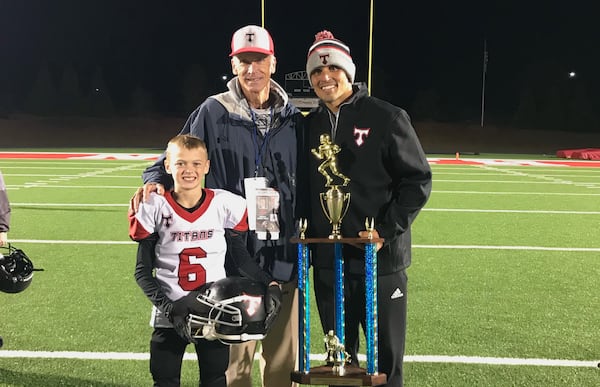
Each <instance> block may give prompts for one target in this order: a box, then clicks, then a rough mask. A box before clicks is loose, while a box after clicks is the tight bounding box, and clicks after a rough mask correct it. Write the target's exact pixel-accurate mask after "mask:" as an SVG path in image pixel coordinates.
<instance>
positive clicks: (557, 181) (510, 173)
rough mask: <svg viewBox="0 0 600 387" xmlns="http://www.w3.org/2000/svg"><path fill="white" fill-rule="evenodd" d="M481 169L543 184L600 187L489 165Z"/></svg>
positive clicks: (594, 184) (595, 184)
mask: <svg viewBox="0 0 600 387" xmlns="http://www.w3.org/2000/svg"><path fill="white" fill-rule="evenodd" d="M481 169H482V170H485V171H493V172H500V173H504V175H505V176H518V177H525V178H533V179H538V180H542V181H543V182H546V183H549V184H564V185H572V186H576V187H588V188H595V187H600V186H599V185H598V183H588V182H575V181H572V180H566V179H561V178H559V177H555V176H551V175H545V174H540V175H536V174H531V173H528V172H522V171H520V170H519V171H516V170H514V169H500V168H496V167H493V166H489V165H483V166H481ZM533 184H535V183H533Z"/></svg>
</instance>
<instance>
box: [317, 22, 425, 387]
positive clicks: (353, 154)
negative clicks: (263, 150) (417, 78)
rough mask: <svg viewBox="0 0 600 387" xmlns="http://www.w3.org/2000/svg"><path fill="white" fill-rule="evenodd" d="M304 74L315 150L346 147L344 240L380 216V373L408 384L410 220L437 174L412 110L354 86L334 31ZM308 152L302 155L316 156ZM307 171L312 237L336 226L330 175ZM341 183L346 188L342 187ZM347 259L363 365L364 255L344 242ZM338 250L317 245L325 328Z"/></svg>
mask: <svg viewBox="0 0 600 387" xmlns="http://www.w3.org/2000/svg"><path fill="white" fill-rule="evenodd" d="M306 72H307V74H308V76H309V80H310V83H311V85H312V87H313V88H314V90H315V93H316V94H317V96H318V97H319V99H320V104H319V107H318V108H316V109H315V110H313V111H312V112H311V113H310V114H309V115H308V116H307V130H308V134H307V136H308V150H310V149H317V148H318V147H319V144H320V139H321V136H322V135H323V134H327V135H330V136H331V141H332V142H333V143H334V144H337V145H338V146H339V147H340V149H341V150H340V152H339V153H338V154H337V162H338V165H337V166H338V168H339V171H340V172H341V173H342V174H343V175H345V176H347V177H348V178H349V179H350V183H349V184H348V186H347V189H349V192H350V194H351V197H350V204H349V208H348V212H347V214H346V215H345V217H344V218H343V220H342V226H341V234H342V236H344V237H357V236H360V237H367V235H368V231H367V230H365V220H366V219H367V218H369V219H370V218H374V219H375V230H373V237H375V238H378V237H381V238H384V239H385V242H384V243H383V244H378V246H377V250H378V253H377V254H378V306H379V310H378V328H379V329H378V330H379V348H378V352H379V370H380V372H383V373H385V374H387V377H388V382H387V384H386V386H388V387H399V386H402V385H403V376H402V365H403V356H404V342H405V333H406V306H407V304H406V298H407V294H408V292H407V276H406V268H407V267H408V266H409V265H410V261H411V232H410V228H411V224H412V222H413V221H414V220H415V218H416V216H417V215H418V213H419V211H420V210H421V208H423V206H424V205H425V203H426V202H427V200H428V198H429V195H430V192H431V169H430V167H429V164H428V162H427V159H426V157H425V154H424V152H423V149H422V147H421V145H420V143H419V140H418V138H417V135H416V133H415V130H414V129H413V127H412V125H411V123H410V119H409V117H408V115H407V113H406V112H405V111H404V110H402V109H401V108H399V107H396V106H393V105H391V104H390V103H388V102H385V101H382V100H380V99H377V98H374V97H371V96H369V95H368V93H367V90H366V89H365V88H363V87H360V86H354V87H353V85H352V83H353V82H354V75H355V72H356V67H355V64H354V62H353V61H352V57H351V56H350V49H349V48H348V46H346V45H345V44H344V43H343V42H341V41H340V40H338V39H335V37H334V36H333V34H331V33H330V32H329V31H322V32H320V33H318V34H317V35H316V40H315V42H314V43H313V45H312V46H311V47H310V49H309V51H308V59H307V64H306ZM308 150H305V154H310V153H309V151H308ZM309 157H310V162H309V163H310V166H309V168H308V173H309V174H310V176H309V186H310V200H311V206H310V207H311V215H310V222H309V227H310V229H309V235H310V236H311V237H324V236H327V235H329V232H330V231H331V225H330V224H329V221H328V220H327V219H326V217H325V215H324V213H323V211H322V209H321V205H320V203H319V200H320V197H319V195H320V192H322V191H324V190H325V189H324V184H325V183H326V182H325V181H324V178H323V175H321V174H320V173H319V172H318V167H319V164H320V160H319V159H318V158H316V157H312V156H309ZM340 184H341V182H340ZM343 256H344V259H345V263H344V270H345V283H344V287H345V330H346V332H345V333H346V337H345V339H346V340H345V348H346V351H347V352H348V353H349V355H350V357H351V361H352V362H353V363H354V364H355V365H357V364H358V361H357V352H358V343H359V340H358V337H359V332H358V331H359V325H360V324H362V325H363V329H364V328H365V272H364V251H363V250H362V249H360V248H357V247H354V246H351V245H343ZM333 257H334V252H333V247H332V245H331V244H320V245H317V246H314V249H313V257H312V258H313V266H314V288H315V294H316V299H317V307H318V309H319V315H320V317H321V323H322V325H323V331H324V332H328V331H329V330H331V329H335V321H334V312H333V311H334V290H333V283H334V271H333V261H334V259H333Z"/></svg>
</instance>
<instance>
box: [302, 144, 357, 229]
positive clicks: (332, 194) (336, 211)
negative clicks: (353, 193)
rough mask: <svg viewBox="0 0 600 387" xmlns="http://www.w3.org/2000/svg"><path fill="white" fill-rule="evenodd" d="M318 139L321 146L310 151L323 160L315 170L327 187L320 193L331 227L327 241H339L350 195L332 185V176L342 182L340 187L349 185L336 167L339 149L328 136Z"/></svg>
mask: <svg viewBox="0 0 600 387" xmlns="http://www.w3.org/2000/svg"><path fill="white" fill-rule="evenodd" d="M319 139H320V142H321V145H319V148H317V149H311V152H312V154H314V155H315V156H316V157H317V158H318V159H319V160H323V159H324V161H323V162H322V163H321V165H319V167H318V168H317V170H318V171H319V173H320V174H322V175H323V176H324V177H325V180H326V182H325V187H329V189H328V190H327V191H326V192H321V207H322V208H323V212H325V216H326V217H327V219H329V222H330V223H331V224H332V226H333V228H332V231H331V234H330V235H329V239H340V238H341V237H342V235H341V233H340V224H341V223H342V218H343V217H344V215H346V211H348V205H349V204H350V193H344V192H342V190H341V189H340V184H334V179H333V177H332V175H333V176H336V177H338V178H340V179H342V180H343V182H342V184H341V186H342V187H345V186H347V185H348V183H350V179H349V178H348V177H346V176H345V175H344V174H342V173H341V172H340V171H339V170H338V167H337V156H336V154H338V153H339V152H340V147H339V146H338V145H337V144H334V143H332V142H331V138H330V137H329V135H328V134H322V135H321V137H320V138H319ZM327 169H329V172H327Z"/></svg>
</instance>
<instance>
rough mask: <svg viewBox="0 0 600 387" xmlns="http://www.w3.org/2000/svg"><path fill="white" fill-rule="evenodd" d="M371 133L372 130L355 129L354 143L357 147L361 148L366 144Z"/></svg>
mask: <svg viewBox="0 0 600 387" xmlns="http://www.w3.org/2000/svg"><path fill="white" fill-rule="evenodd" d="M370 132H371V128H357V127H356V126H355V127H354V142H355V143H356V145H358V146H361V145H362V144H364V143H365V140H366V139H367V137H369V133H370Z"/></svg>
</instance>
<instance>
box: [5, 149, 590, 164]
mask: <svg viewBox="0 0 600 387" xmlns="http://www.w3.org/2000/svg"><path fill="white" fill-rule="evenodd" d="M159 156H160V155H159V154H153V153H75V152H73V153H71V152H0V159H65V160H66V159H69V160H140V161H143V160H150V161H152V160H156V159H157V158H158V157H159ZM427 160H429V163H430V164H432V165H495V166H538V167H540V166H542V167H544V166H545V167H549V166H556V167H594V168H600V160H598V161H594V160H520V159H456V158H450V157H448V158H445V157H429V158H427Z"/></svg>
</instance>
